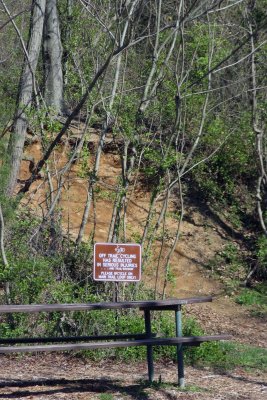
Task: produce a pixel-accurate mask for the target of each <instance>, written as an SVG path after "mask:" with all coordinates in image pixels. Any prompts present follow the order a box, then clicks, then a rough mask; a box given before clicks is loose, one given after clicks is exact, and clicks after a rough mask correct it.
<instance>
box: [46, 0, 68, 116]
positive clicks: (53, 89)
mask: <svg viewBox="0 0 267 400" xmlns="http://www.w3.org/2000/svg"><path fill="white" fill-rule="evenodd" d="M43 43H44V66H45V96H44V97H45V101H46V105H47V106H50V107H52V108H53V109H54V111H55V112H56V113H58V114H61V113H62V111H63V108H64V102H63V72H62V45H61V37H60V28H59V18H58V12H57V1H56V0H47V2H46V10H45V25H44V42H43Z"/></svg>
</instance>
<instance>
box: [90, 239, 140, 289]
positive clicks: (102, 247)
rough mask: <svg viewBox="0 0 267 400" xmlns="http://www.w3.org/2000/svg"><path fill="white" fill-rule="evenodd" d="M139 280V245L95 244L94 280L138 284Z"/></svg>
mask: <svg viewBox="0 0 267 400" xmlns="http://www.w3.org/2000/svg"><path fill="white" fill-rule="evenodd" d="M140 279H141V245H140V244H129V243H127V244H121V243H96V244H95V247H94V280H95V281H103V282H139V281H140Z"/></svg>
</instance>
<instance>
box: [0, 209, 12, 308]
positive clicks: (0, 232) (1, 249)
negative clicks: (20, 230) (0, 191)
mask: <svg viewBox="0 0 267 400" xmlns="http://www.w3.org/2000/svg"><path fill="white" fill-rule="evenodd" d="M4 231H5V225H4V217H3V211H2V206H1V204H0V253H1V258H2V261H3V264H4V268H8V267H9V264H8V261H7V257H6V252H5V245H4ZM4 291H5V297H6V301H7V304H11V295H10V282H8V281H5V285H4Z"/></svg>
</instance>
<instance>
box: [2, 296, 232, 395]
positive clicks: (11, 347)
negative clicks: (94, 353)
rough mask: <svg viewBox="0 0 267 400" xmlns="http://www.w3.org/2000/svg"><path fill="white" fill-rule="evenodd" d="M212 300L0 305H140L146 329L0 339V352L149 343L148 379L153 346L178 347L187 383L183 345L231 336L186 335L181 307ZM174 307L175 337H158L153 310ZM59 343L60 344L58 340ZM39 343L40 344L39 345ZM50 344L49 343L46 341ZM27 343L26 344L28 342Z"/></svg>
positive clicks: (35, 309)
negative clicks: (126, 332)
mask: <svg viewBox="0 0 267 400" xmlns="http://www.w3.org/2000/svg"><path fill="white" fill-rule="evenodd" d="M210 301H212V297H191V298H185V299H168V300H148V301H122V302H103V303H83V304H29V305H1V306H0V314H5V313H8V314H10V313H40V312H55V311H61V312H65V311H91V310H99V311H101V310H120V309H130V308H137V309H139V310H140V311H142V312H143V313H144V323H145V324H144V325H145V332H143V333H138V334H131V333H129V334H119V333H118V334H115V335H108V334H107V335H101V336H75V337H74V336H72V337H41V338H40V337H37V338H30V337H29V338H0V353H2V354H10V353H25V352H47V351H69V350H74V351H80V350H89V349H106V348H116V347H131V346H146V348H147V365H148V379H149V382H152V381H153V378H154V366H153V346H176V347H177V365H178V385H179V386H181V387H183V386H184V383H185V382H184V362H183V347H184V346H199V345H200V344H201V343H203V342H209V341H214V340H228V339H230V338H231V336H230V335H207V336H183V333H182V306H183V305H186V304H194V303H204V302H210ZM165 310H172V311H174V312H175V330H176V336H175V337H171V338H161V337H157V335H156V333H153V332H152V329H151V311H165ZM59 342H60V343H59ZM36 343H38V344H36ZM47 343H49V344H47ZM25 344H26V345H25Z"/></svg>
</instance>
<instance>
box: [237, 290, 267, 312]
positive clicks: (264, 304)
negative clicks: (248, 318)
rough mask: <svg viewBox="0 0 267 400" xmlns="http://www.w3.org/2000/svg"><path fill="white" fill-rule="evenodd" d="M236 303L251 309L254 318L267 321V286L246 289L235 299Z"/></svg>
mask: <svg viewBox="0 0 267 400" xmlns="http://www.w3.org/2000/svg"><path fill="white" fill-rule="evenodd" d="M235 301H236V303H238V304H241V305H244V306H247V307H249V310H250V313H251V315H253V316H254V317H260V318H266V319H267V285H266V284H261V285H257V286H256V287H255V288H251V289H249V288H245V289H243V290H242V291H241V292H240V293H239V295H238V296H236V298H235Z"/></svg>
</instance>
